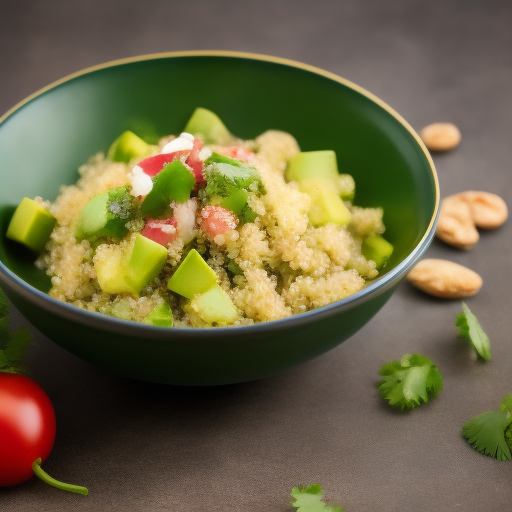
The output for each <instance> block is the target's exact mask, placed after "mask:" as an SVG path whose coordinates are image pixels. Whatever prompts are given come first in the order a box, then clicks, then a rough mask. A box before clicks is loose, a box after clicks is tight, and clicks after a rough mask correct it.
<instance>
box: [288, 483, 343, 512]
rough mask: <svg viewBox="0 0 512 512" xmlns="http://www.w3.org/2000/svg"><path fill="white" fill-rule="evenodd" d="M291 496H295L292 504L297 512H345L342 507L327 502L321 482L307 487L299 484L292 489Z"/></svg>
mask: <svg viewBox="0 0 512 512" xmlns="http://www.w3.org/2000/svg"><path fill="white" fill-rule="evenodd" d="M290 496H291V497H292V498H293V502H292V505H293V506H294V507H295V508H296V509H297V512H343V509H342V508H341V507H338V506H334V505H328V504H327V503H325V501H324V493H323V490H322V486H321V485H320V484H313V485H308V486H307V487H305V486H302V485H299V486H298V487H294V488H293V489H292V492H291V494H290Z"/></svg>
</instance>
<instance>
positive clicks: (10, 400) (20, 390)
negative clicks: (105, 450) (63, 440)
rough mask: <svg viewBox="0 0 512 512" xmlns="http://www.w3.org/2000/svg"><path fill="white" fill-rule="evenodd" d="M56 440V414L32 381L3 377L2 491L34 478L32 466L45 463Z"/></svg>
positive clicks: (0, 408)
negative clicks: (40, 460)
mask: <svg viewBox="0 0 512 512" xmlns="http://www.w3.org/2000/svg"><path fill="white" fill-rule="evenodd" d="M54 440H55V412H54V410H53V406H52V404H51V402H50V399H49V398H48V396H47V395H46V393H45V392H44V391H43V390H42V389H41V387H40V386H39V385H38V384H36V383H35V382H34V381H33V380H31V379H29V378H28V377H25V376H24V375H20V374H18V373H0V487H3V486H9V485H17V484H20V483H22V482H25V481H26V480H28V479H29V478H30V477H31V476H33V474H34V471H33V469H32V463H33V462H34V461H35V460H36V459H38V458H40V459H42V461H44V460H45V459H46V458H47V457H48V455H50V452H51V451H52V447H53V442H54Z"/></svg>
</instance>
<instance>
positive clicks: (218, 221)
mask: <svg viewBox="0 0 512 512" xmlns="http://www.w3.org/2000/svg"><path fill="white" fill-rule="evenodd" d="M78 172H79V175H80V177H79V179H78V181H77V183H76V184H75V185H71V186H67V185H66V186H62V187H61V189H60V194H59V196H58V197H57V199H56V200H55V202H53V203H50V202H49V201H45V200H43V199H42V198H39V197H38V198H35V200H32V199H27V198H25V199H23V201H22V202H21V203H20V205H19V206H18V208H17V210H16V212H15V214H14V216H13V219H12V221H11V224H10V226H9V230H8V233H7V236H8V237H9V238H12V239H14V240H17V241H18V242H20V243H23V244H25V245H26V246H28V247H29V248H31V249H32V250H34V251H36V252H37V253H38V256H37V259H36V260H35V264H36V265H37V266H38V267H39V268H40V269H44V270H45V271H46V273H47V274H48V275H49V276H51V284H52V286H51V289H50V291H49V295H50V296H51V297H54V298H55V299H57V300H59V301H62V302H66V303H69V304H72V305H74V306H77V307H79V308H82V309H85V310H88V311H94V312H99V313H103V314H106V315H111V316H114V317H118V318H121V319H125V320H131V321H136V322H143V323H146V324H150V325H156V326H160V327H173V326H174V327H215V326H244V325H250V324H253V323H257V322H267V321H272V320H278V319H282V318H286V317H289V316H292V315H296V314H299V313H303V312H306V311H310V310H312V309H315V308H318V307H321V306H324V305H327V304H330V303H332V302H334V301H337V300H340V299H343V298H345V297H347V296H349V295H351V294H353V293H355V292H357V291H358V290H360V289H361V288H362V287H363V286H364V285H365V283H366V282H367V281H369V280H372V279H374V278H375V277H377V276H378V274H379V271H380V270H381V269H382V268H383V267H384V266H385V264H386V261H387V259H388V258H389V257H390V255H391V252H392V250H393V247H392V245H391V244H390V243H389V242H387V241H386V240H385V239H384V238H383V237H382V234H383V232H384V224H383V222H382V216H383V211H382V209H381V208H378V207H376V208H361V207H358V206H354V205H353V203H352V201H353V198H354V194H355V184H354V180H353V179H352V178H351V176H350V175H348V174H339V173H338V168H337V163H336V155H335V153H334V152H333V151H330V150H328V149H325V150H324V149H322V150H321V151H312V152H301V151H300V148H299V146H298V144H297V141H296V140H295V139H294V137H293V136H292V135H290V134H288V133H284V132H280V131H276V130H269V131H266V132H265V133H263V134H261V135H260V136H258V137H257V138H256V139H255V140H250V141H246V140H241V139H238V138H236V137H235V136H233V135H232V134H231V133H230V132H229V131H228V129H227V128H226V126H225V125H224V123H223V122H222V121H221V120H220V119H219V118H218V117H217V116H216V115H215V114H214V113H213V112H210V111H208V110H206V109H202V108H198V109H196V111H195V112H194V113H193V115H192V117H191V118H190V120H189V122H188V123H187V125H186V126H185V127H184V130H183V133H181V134H180V135H178V136H173V135H170V136H167V137H164V138H162V139H161V140H160V141H159V142H158V144H157V145H150V144H147V143H146V142H145V141H144V140H142V139H141V138H139V137H138V136H137V135H135V134H134V133H132V132H128V131H127V132H124V133H123V134H122V135H121V136H120V137H119V138H118V139H117V140H116V141H115V142H114V143H113V144H112V147H111V148H110V150H109V152H108V154H107V155H105V154H103V153H98V154H96V155H94V156H93V157H91V158H90V159H89V161H88V162H87V163H85V164H84V165H82V166H81V167H80V168H79V170H78Z"/></svg>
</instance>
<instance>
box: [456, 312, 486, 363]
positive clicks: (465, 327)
mask: <svg viewBox="0 0 512 512" xmlns="http://www.w3.org/2000/svg"><path fill="white" fill-rule="evenodd" d="M455 325H456V326H457V327H458V328H459V329H460V331H459V336H464V337H466V338H467V339H468V340H469V341H470V343H471V344H472V345H473V347H474V348H475V350H476V352H477V354H478V355H479V356H480V357H481V358H482V359H484V360H485V361H489V359H491V347H490V344H489V338H488V336H487V334H485V332H484V331H483V329H482V327H481V326H480V324H479V322H478V320H477V318H476V316H475V315H474V314H473V313H472V312H471V310H470V309H469V308H468V306H467V305H466V303H465V302H463V303H462V313H459V314H458V315H457V319H456V320H455Z"/></svg>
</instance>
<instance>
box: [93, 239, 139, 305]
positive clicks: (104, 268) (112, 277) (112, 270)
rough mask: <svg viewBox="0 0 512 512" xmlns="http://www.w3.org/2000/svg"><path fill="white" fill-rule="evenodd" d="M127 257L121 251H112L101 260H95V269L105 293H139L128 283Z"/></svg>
mask: <svg viewBox="0 0 512 512" xmlns="http://www.w3.org/2000/svg"><path fill="white" fill-rule="evenodd" d="M125 259H126V255H124V254H123V252H122V251H121V249H118V250H112V251H110V252H109V253H108V254H104V255H102V257H101V258H95V259H94V269H95V270H96V277H97V279H98V283H99V285H100V287H101V289H102V290H103V291H104V292H105V293H111V294H114V293H132V294H133V295H136V294H137V292H136V290H134V289H133V288H132V287H131V286H130V285H129V284H128V283H127V282H126V279H125V277H126V261H125Z"/></svg>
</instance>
